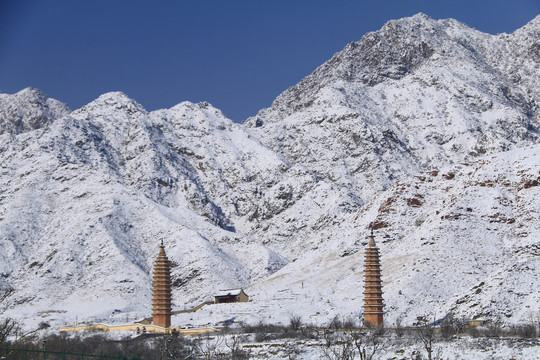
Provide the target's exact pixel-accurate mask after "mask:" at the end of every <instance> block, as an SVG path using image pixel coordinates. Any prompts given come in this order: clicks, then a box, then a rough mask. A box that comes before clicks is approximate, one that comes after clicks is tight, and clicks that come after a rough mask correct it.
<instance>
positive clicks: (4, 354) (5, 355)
mask: <svg viewBox="0 0 540 360" xmlns="http://www.w3.org/2000/svg"><path fill="white" fill-rule="evenodd" d="M47 359H48V360H85V359H87V360H90V359H92V360H96V359H103V360H106V359H118V360H119V359H122V360H143V358H138V357H137V358H130V357H126V356H122V355H121V354H119V355H117V356H111V355H103V354H99V355H95V354H85V353H84V352H83V353H72V352H67V351H66V350H64V351H50V350H47V349H42V350H37V349H30V348H29V347H28V346H27V347H26V348H17V347H9V346H6V347H4V348H0V360H47Z"/></svg>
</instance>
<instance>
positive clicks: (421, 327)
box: [416, 316, 435, 360]
mask: <svg viewBox="0 0 540 360" xmlns="http://www.w3.org/2000/svg"><path fill="white" fill-rule="evenodd" d="M434 323H435V317H434V321H433V323H431V324H430V323H429V321H428V318H427V317H425V316H421V317H419V318H418V322H417V328H416V334H417V337H418V339H419V340H420V341H421V342H422V345H423V346H424V349H425V350H426V353H427V357H428V360H433V342H434V339H435V325H434Z"/></svg>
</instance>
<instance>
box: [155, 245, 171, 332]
mask: <svg viewBox="0 0 540 360" xmlns="http://www.w3.org/2000/svg"><path fill="white" fill-rule="evenodd" d="M152 312H153V314H152V316H153V319H152V322H153V324H154V325H156V326H161V327H164V328H168V327H170V326H171V313H172V309H171V264H170V262H169V259H167V255H165V247H164V246H163V240H161V245H160V247H159V254H158V256H157V258H156V262H155V263H154V296H153V311H152Z"/></svg>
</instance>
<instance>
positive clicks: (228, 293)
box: [215, 289, 244, 297]
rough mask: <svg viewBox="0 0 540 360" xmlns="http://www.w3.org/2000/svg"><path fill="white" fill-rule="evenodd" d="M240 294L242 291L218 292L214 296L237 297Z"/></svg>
mask: <svg viewBox="0 0 540 360" xmlns="http://www.w3.org/2000/svg"><path fill="white" fill-rule="evenodd" d="M242 292H244V290H243V289H229V290H219V292H218V293H217V294H216V295H215V296H216V297H219V296H238V295H240V294H241V293H242Z"/></svg>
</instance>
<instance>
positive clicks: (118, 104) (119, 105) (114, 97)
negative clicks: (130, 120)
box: [75, 91, 147, 116]
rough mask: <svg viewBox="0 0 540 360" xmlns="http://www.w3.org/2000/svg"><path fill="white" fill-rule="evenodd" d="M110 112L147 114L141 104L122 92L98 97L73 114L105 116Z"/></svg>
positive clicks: (112, 92)
mask: <svg viewBox="0 0 540 360" xmlns="http://www.w3.org/2000/svg"><path fill="white" fill-rule="evenodd" d="M111 111H114V112H116V111H125V112H127V113H128V114H133V113H141V114H146V113H147V112H146V110H145V109H144V107H143V106H142V105H141V104H139V103H138V102H137V101H135V100H133V99H131V98H130V97H129V96H127V95H126V94H125V93H123V92H122V91H111V92H108V93H105V94H103V95H100V96H99V97H98V98H97V99H96V100H94V101H92V102H90V103H89V104H87V105H85V106H83V107H82V108H80V109H78V110H76V111H75V113H76V114H79V113H82V112H92V113H93V114H94V115H97V114H99V115H104V116H105V115H107V114H109V113H110V112H111Z"/></svg>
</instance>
